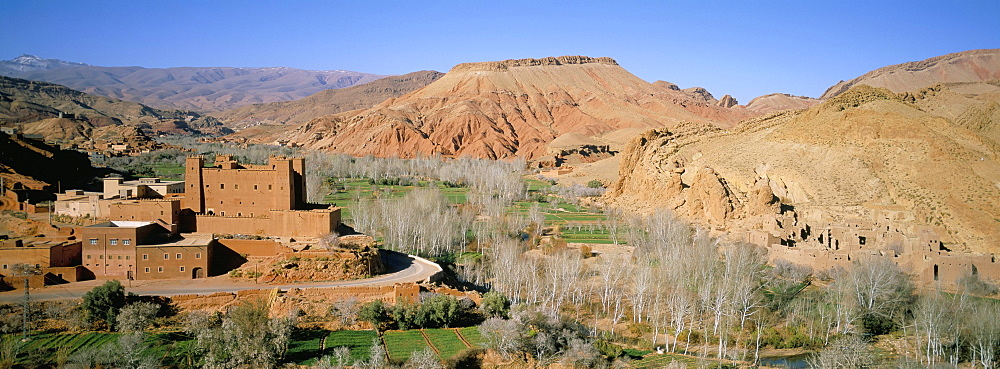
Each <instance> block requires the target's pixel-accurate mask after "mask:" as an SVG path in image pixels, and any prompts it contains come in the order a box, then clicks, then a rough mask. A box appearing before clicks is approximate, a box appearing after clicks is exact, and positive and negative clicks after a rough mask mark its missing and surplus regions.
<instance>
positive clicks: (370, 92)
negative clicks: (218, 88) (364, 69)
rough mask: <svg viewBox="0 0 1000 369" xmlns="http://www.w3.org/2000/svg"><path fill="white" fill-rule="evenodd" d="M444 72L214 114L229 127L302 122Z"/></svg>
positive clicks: (397, 92)
mask: <svg viewBox="0 0 1000 369" xmlns="http://www.w3.org/2000/svg"><path fill="white" fill-rule="evenodd" d="M443 75H444V73H441V72H435V71H420V72H413V73H410V74H405V75H402V76H389V77H385V78H382V79H378V80H375V81H372V82H368V83H365V84H359V85H354V86H351V87H345V88H341V89H336V90H324V91H320V92H317V93H315V94H312V95H310V96H309V97H306V98H304V99H299V100H294V101H281V102H272V103H266V104H253V105H247V106H243V107H239V108H236V109H231V110H226V111H224V112H220V113H214V114H212V115H213V116H215V117H217V118H219V120H221V121H222V122H223V123H224V124H226V126H228V127H232V128H237V129H240V128H246V127H250V126H253V125H257V124H300V123H305V122H308V121H309V120H312V119H314V118H318V117H321V116H324V115H329V114H336V113H341V112H345V111H351V110H357V109H365V108H370V107H372V106H375V105H376V104H378V103H381V102H383V101H386V100H388V99H390V98H394V97H400V96H403V95H405V94H407V93H410V92H412V91H414V90H416V89H419V88H421V87H424V86H427V85H428V84H430V83H431V82H434V81H436V80H438V78H441V76H443Z"/></svg>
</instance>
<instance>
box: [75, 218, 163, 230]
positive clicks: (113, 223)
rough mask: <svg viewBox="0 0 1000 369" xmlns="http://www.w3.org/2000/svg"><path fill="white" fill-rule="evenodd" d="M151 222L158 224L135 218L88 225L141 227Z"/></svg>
mask: <svg viewBox="0 0 1000 369" xmlns="http://www.w3.org/2000/svg"><path fill="white" fill-rule="evenodd" d="M150 224H156V223H154V222H139V221H134V220H112V221H110V222H104V223H98V224H94V225H89V226H87V227H95V228H97V227H114V228H139V227H142V226H147V225H150Z"/></svg>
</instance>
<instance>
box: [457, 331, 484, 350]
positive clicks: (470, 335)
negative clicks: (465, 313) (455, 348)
mask: <svg viewBox="0 0 1000 369" xmlns="http://www.w3.org/2000/svg"><path fill="white" fill-rule="evenodd" d="M458 333H459V334H461V335H462V337H465V340H466V341H469V344H470V345H472V347H483V343H485V342H486V340H485V339H484V338H483V335H482V333H479V327H466V328H459V329H458Z"/></svg>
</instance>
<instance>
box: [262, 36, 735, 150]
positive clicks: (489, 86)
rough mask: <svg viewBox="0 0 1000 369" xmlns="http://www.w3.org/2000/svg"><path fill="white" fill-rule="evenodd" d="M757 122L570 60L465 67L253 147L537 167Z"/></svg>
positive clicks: (619, 71) (590, 61)
mask: <svg viewBox="0 0 1000 369" xmlns="http://www.w3.org/2000/svg"><path fill="white" fill-rule="evenodd" d="M750 115H752V113H750V112H747V111H745V110H743V109H727V108H723V107H720V106H717V105H715V104H710V103H707V102H703V101H695V100H693V99H691V98H690V97H689V96H688V95H687V94H686V93H684V92H680V91H672V90H669V89H664V88H661V87H657V86H654V85H652V84H650V83H648V82H646V81H643V80H641V79H639V78H638V77H636V76H634V75H632V74H631V73H629V72H628V71H626V70H625V69H624V68H622V67H620V66H619V65H618V63H617V62H615V61H614V60H613V59H611V58H590V57H584V56H563V57H558V58H554V57H550V58H544V59H519V60H504V61H497V62H483V63H466V64H459V65H457V66H455V67H454V68H452V70H451V71H449V72H448V73H447V74H446V75H444V76H443V77H441V78H440V79H438V80H437V81H435V82H433V83H431V84H429V85H427V86H426V87H424V88H421V89H419V90H416V91H413V92H411V93H409V94H406V95H404V96H402V97H399V98H396V99H391V100H389V101H386V102H383V103H381V104H379V105H377V106H375V107H373V108H371V109H366V110H362V111H355V112H348V113H341V114H336V115H329V116H324V117H321V118H317V119H314V120H312V121H309V122H307V123H305V124H303V125H300V126H298V127H296V128H295V129H294V130H289V131H287V132H279V133H277V134H271V135H264V136H258V137H255V138H252V139H254V140H258V141H260V142H268V143H272V142H277V143H285V144H289V145H299V146H305V147H309V148H313V149H319V150H326V151H334V152H342V153H347V154H351V155H357V156H362V155H375V156H383V157H389V156H403V157H412V156H416V155H430V154H442V155H446V156H461V155H467V156H473V157H482V158H491V159H497V158H509V157H515V156H518V157H525V158H528V159H535V158H539V157H542V156H544V155H546V154H547V148H546V145H547V144H548V143H549V142H550V141H552V140H554V139H555V138H556V137H559V136H561V135H563V134H566V133H579V134H581V135H584V136H594V135H598V134H602V133H607V132H611V131H615V130H621V129H632V128H654V127H663V126H673V125H676V124H677V123H679V122H682V121H692V122H698V123H699V124H706V125H719V126H731V125H733V124H735V123H736V122H738V121H740V120H741V119H744V118H746V117H748V116H750Z"/></svg>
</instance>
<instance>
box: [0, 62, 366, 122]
mask: <svg viewBox="0 0 1000 369" xmlns="http://www.w3.org/2000/svg"><path fill="white" fill-rule="evenodd" d="M0 75H4V76H8V77H16V78H23V79H29V80H33V81H45V82H50V83H56V84H60V85H63V86H66V87H70V88H72V89H75V90H79V91H82V92H86V93H89V94H94V95H100V96H105V97H110V98H114V99H119V100H128V101H134V102H139V103H142V104H145V105H148V106H152V107H156V108H160V109H183V110H193V111H199V112H208V111H222V110H226V109H232V108H235V107H239V106H243V105H250V104H256V103H268V102H275V101H286V100H295V99H300V98H303V97H306V96H309V95H312V94H314V93H316V92H319V91H323V90H327V89H336V88H343V87H349V86H353V85H355V84H360V83H366V82H371V81H374V80H377V79H379V78H382V77H384V76H381V75H377V74H370V73H361V72H351V71H343V70H327V71H311V70H302V69H295V68H285V67H269V68H234V67H176V68H143V67H103V66H94V65H88V64H84V63H75V62H67V61H62V60H57V59H44V58H40V57H37V56H34V55H21V56H19V57H16V58H14V59H11V60H4V61H0Z"/></svg>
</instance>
